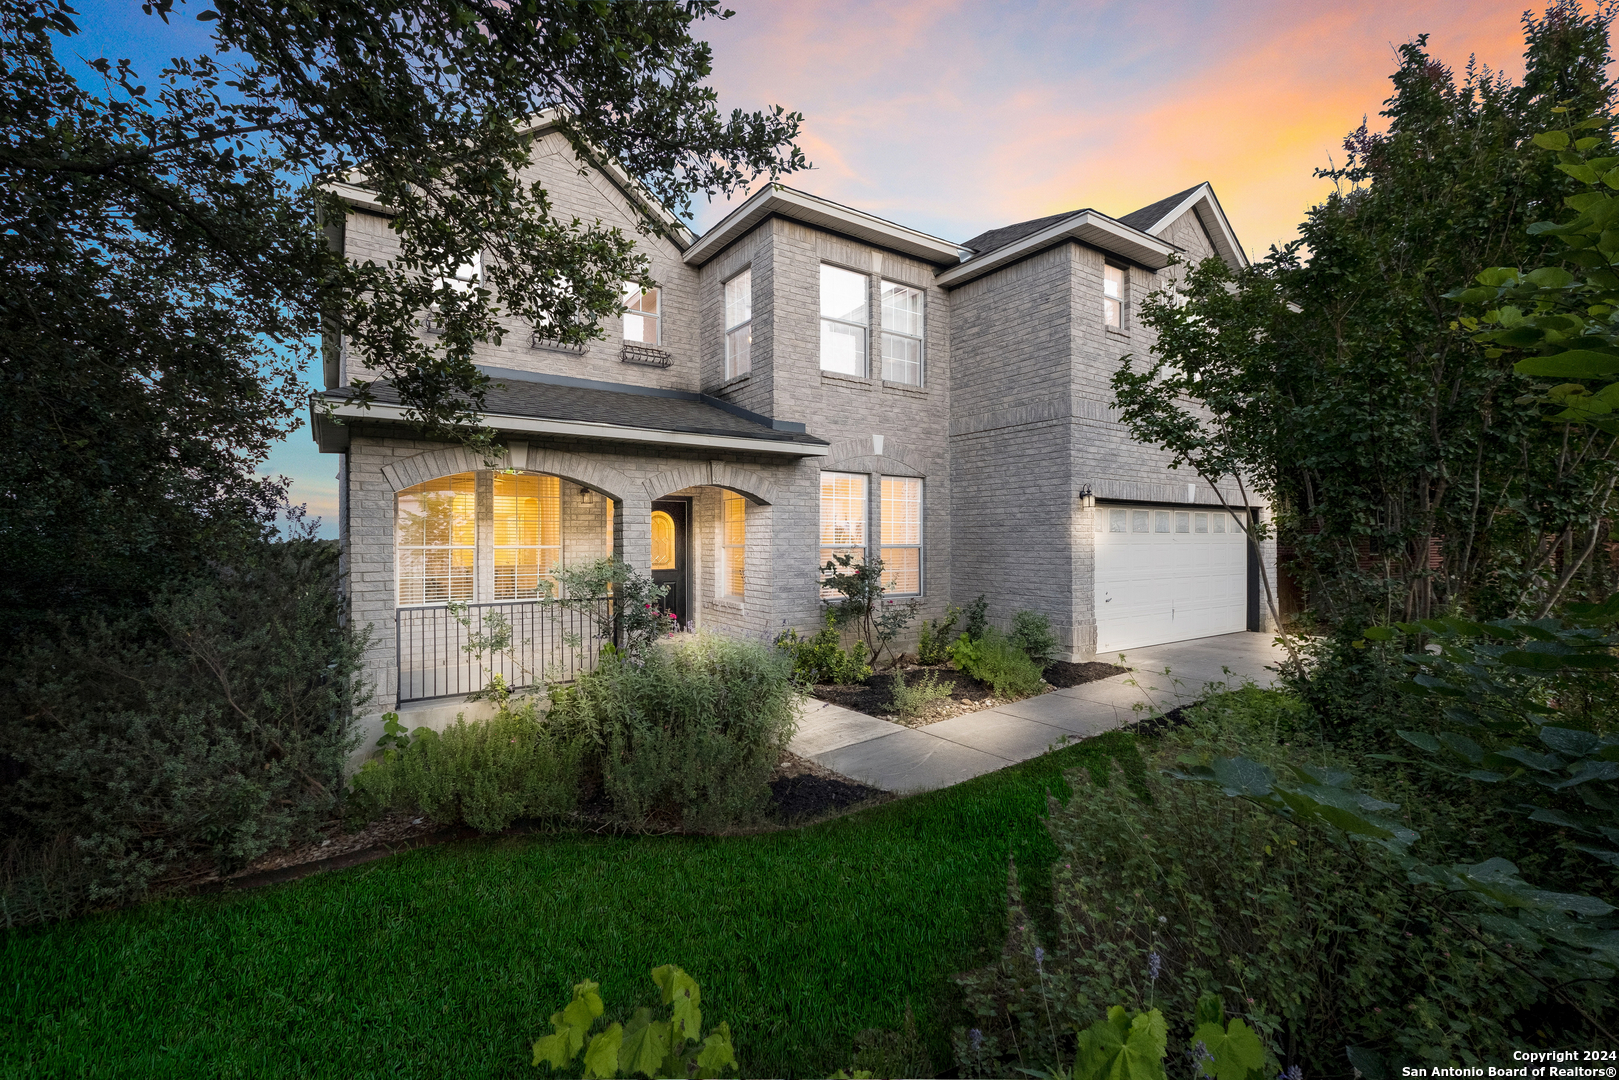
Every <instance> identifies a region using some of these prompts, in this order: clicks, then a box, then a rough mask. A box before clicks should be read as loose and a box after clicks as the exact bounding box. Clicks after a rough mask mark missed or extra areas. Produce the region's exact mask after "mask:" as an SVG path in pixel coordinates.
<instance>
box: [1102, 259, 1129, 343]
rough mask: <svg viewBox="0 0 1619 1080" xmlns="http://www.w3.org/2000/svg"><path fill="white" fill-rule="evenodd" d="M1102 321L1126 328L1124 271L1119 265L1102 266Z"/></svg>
mask: <svg viewBox="0 0 1619 1080" xmlns="http://www.w3.org/2000/svg"><path fill="white" fill-rule="evenodd" d="M1102 322H1103V324H1104V325H1107V326H1111V327H1114V328H1115V329H1119V330H1122V329H1124V271H1123V270H1121V269H1120V268H1119V267H1117V266H1104V267H1102Z"/></svg>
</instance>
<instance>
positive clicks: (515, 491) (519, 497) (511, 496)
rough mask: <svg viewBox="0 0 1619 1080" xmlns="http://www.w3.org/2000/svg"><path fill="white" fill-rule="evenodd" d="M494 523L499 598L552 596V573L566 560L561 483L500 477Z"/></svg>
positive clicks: (549, 479)
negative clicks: (564, 553)
mask: <svg viewBox="0 0 1619 1080" xmlns="http://www.w3.org/2000/svg"><path fill="white" fill-rule="evenodd" d="M494 524H495V530H494V536H495V599H496V600H530V599H533V598H534V597H536V596H549V595H551V588H550V581H551V575H552V573H553V572H554V571H555V570H556V566H557V563H558V562H559V561H560V560H561V557H562V496H561V482H560V481H559V480H558V479H557V478H556V477H554V476H512V475H508V474H503V473H497V474H496V475H495V522H494ZM542 582H545V584H543V585H542V584H541V583H542Z"/></svg>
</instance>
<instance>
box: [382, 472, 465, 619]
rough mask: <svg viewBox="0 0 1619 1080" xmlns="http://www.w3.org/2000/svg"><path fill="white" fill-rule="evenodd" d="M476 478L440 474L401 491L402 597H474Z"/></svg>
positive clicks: (434, 600) (410, 600) (397, 526)
mask: <svg viewBox="0 0 1619 1080" xmlns="http://www.w3.org/2000/svg"><path fill="white" fill-rule="evenodd" d="M476 504H477V481H476V478H475V477H474V476H473V474H472V473H469V472H464V473H456V474H455V475H453V476H441V477H439V478H438V479H437V480H429V481H427V482H426V483H425V484H417V485H416V486H415V487H410V488H406V489H405V490H404V491H401V492H400V493H399V503H398V513H397V516H396V517H395V523H394V530H395V537H396V540H397V543H398V553H399V554H398V561H399V603H400V604H442V603H445V602H446V601H450V600H457V601H470V600H471V599H472V587H473V577H474V573H473V571H474V565H475V562H476V553H477V532H478V529H477V508H476Z"/></svg>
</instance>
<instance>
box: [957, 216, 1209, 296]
mask: <svg viewBox="0 0 1619 1080" xmlns="http://www.w3.org/2000/svg"><path fill="white" fill-rule="evenodd" d="M1070 240H1072V241H1074V242H1076V243H1080V244H1084V245H1086V246H1087V247H1093V248H1099V249H1101V250H1102V251H1106V252H1110V253H1112V254H1114V255H1118V256H1120V257H1121V258H1124V259H1128V260H1130V261H1131V262H1133V263H1137V264H1139V265H1141V266H1145V267H1146V268H1147V269H1149V270H1162V269H1163V268H1164V267H1166V266H1168V265H1169V263H1170V260H1171V259H1173V258H1174V257H1175V255H1176V254H1178V253H1179V252H1180V248H1178V247H1176V246H1175V245H1174V244H1171V243H1170V242H1169V241H1167V240H1162V239H1160V238H1158V237H1156V236H1151V235H1149V234H1147V233H1145V232H1142V231H1141V230H1140V229H1133V228H1131V227H1130V226H1128V225H1126V224H1124V223H1123V222H1120V221H1116V220H1114V219H1113V218H1110V217H1108V216H1107V215H1106V214H1099V213H1097V212H1096V211H1094V210H1086V211H1084V212H1082V213H1079V214H1076V215H1074V216H1073V217H1070V218H1065V219H1064V220H1062V221H1059V222H1058V223H1057V224H1055V225H1053V226H1051V227H1050V228H1048V229H1042V230H1040V231H1039V232H1037V233H1034V234H1032V235H1030V236H1026V237H1024V238H1023V239H1022V240H1018V241H1016V242H1014V243H1011V244H1007V245H1006V246H1005V247H1003V248H999V249H997V250H995V251H991V252H988V253H986V254H984V255H982V256H980V257H978V258H976V259H971V260H969V261H967V262H964V263H962V264H961V265H959V266H955V267H951V268H950V269H948V270H945V271H942V272H941V273H940V274H939V276H938V277H937V278H935V279H934V282H935V283H936V284H938V285H940V286H942V287H944V288H947V289H949V288H955V287H957V286H959V285H965V284H966V283H967V282H969V281H972V280H974V279H976V278H980V277H983V276H984V275H985V274H989V273H992V272H994V271H996V270H999V269H1000V268H1001V267H1003V266H1008V265H1010V264H1012V263H1014V262H1018V261H1019V260H1021V259H1026V258H1028V257H1029V256H1030V255H1034V254H1037V253H1038V252H1041V251H1043V250H1045V249H1046V248H1048V247H1052V246H1055V245H1057V244H1061V243H1064V242H1067V241H1070Z"/></svg>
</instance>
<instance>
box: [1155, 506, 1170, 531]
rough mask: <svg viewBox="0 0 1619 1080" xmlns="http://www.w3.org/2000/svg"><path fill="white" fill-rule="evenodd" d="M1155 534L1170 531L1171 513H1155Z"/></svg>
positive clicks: (1161, 511) (1165, 511)
mask: <svg viewBox="0 0 1619 1080" xmlns="http://www.w3.org/2000/svg"><path fill="white" fill-rule="evenodd" d="M1152 531H1153V532H1161V533H1166V532H1168V531H1169V511H1168V510H1158V511H1155V512H1154V513H1153V529H1152Z"/></svg>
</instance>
